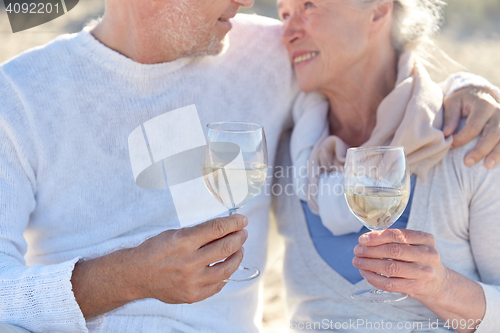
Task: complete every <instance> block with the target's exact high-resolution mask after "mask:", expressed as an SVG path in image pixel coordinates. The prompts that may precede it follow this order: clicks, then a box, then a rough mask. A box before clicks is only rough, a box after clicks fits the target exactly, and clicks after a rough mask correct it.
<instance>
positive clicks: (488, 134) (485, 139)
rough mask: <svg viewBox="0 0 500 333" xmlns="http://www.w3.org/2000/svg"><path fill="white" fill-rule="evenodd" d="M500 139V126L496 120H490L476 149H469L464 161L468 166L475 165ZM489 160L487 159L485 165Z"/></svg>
mask: <svg viewBox="0 0 500 333" xmlns="http://www.w3.org/2000/svg"><path fill="white" fill-rule="evenodd" d="M499 141H500V127H499V125H498V124H497V121H496V120H493V119H492V120H490V122H489V123H488V124H486V127H485V128H484V130H483V135H482V136H481V139H480V140H479V141H478V143H477V144H476V146H475V147H474V149H472V150H471V151H469V152H468V153H467V154H466V155H465V158H464V163H465V165H466V166H469V167H470V166H473V165H474V164H476V163H477V162H479V161H480V160H482V159H483V158H484V157H485V156H486V155H488V154H489V153H491V152H492V151H493V150H494V149H495V147H496V146H497V145H498V143H499ZM486 162H487V161H485V165H487V164H486Z"/></svg>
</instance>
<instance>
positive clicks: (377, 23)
mask: <svg viewBox="0 0 500 333" xmlns="http://www.w3.org/2000/svg"><path fill="white" fill-rule="evenodd" d="M393 8H394V2H393V1H392V0H388V1H380V2H378V3H377V4H375V5H374V7H373V10H372V22H371V23H372V32H373V33H377V32H379V31H380V29H382V27H383V26H384V25H385V24H387V22H389V21H390V19H391V18H392V10H393Z"/></svg>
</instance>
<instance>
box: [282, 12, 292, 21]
mask: <svg viewBox="0 0 500 333" xmlns="http://www.w3.org/2000/svg"><path fill="white" fill-rule="evenodd" d="M289 17H290V14H288V13H283V14H281V19H282V20H286V19H288V18H289Z"/></svg>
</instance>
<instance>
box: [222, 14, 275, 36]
mask: <svg viewBox="0 0 500 333" xmlns="http://www.w3.org/2000/svg"><path fill="white" fill-rule="evenodd" d="M231 22H232V24H233V29H232V30H231V32H230V34H232V35H237V36H252V37H254V38H259V39H262V38H265V39H271V40H273V41H279V39H280V37H281V31H282V23H281V22H280V21H278V20H276V19H273V18H270V17H265V16H260V15H256V14H237V15H236V16H235V17H234V19H233V20H232V21H231Z"/></svg>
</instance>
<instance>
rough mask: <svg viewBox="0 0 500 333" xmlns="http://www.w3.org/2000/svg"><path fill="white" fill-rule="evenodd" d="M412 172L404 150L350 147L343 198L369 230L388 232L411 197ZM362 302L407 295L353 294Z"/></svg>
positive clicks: (345, 168)
mask: <svg viewBox="0 0 500 333" xmlns="http://www.w3.org/2000/svg"><path fill="white" fill-rule="evenodd" d="M410 186H411V185H410V173H409V168H408V162H407V160H406V155H405V153H404V150H403V147H390V146H389V147H369V148H350V149H348V150H347V156H346V161H345V166H344V195H345V198H346V201H347V205H348V206H349V209H350V210H351V212H352V213H353V214H354V216H356V218H357V219H358V220H359V221H360V222H361V223H362V224H363V225H364V226H365V227H367V228H368V229H370V230H372V231H375V230H385V229H387V228H389V227H390V226H391V225H392V224H393V223H394V222H396V221H397V219H398V218H399V217H400V216H401V214H403V212H404V210H405V208H406V205H407V204H408V200H409V197H410V191H411V189H410ZM351 297H352V298H354V299H355V300H359V301H364V302H370V303H380V302H394V301H400V300H403V299H405V298H407V297H408V295H406V294H400V293H392V292H387V291H383V290H379V289H376V288H372V289H368V290H361V291H357V292H355V293H353V294H352V295H351Z"/></svg>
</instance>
